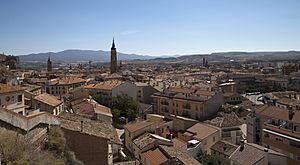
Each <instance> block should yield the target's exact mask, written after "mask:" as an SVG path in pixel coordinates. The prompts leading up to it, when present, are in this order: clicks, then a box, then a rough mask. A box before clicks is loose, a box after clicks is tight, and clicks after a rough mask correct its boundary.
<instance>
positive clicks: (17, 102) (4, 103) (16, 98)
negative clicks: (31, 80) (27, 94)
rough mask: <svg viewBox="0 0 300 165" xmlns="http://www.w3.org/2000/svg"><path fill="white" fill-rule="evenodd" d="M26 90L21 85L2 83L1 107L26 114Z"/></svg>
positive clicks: (0, 92)
mask: <svg viewBox="0 0 300 165" xmlns="http://www.w3.org/2000/svg"><path fill="white" fill-rule="evenodd" d="M24 90H25V89H23V88H22V87H20V86H12V85H8V84H0V107H2V108H5V109H8V110H11V111H14V112H16V113H18V114H21V115H25V105H24Z"/></svg>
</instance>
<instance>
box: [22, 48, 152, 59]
mask: <svg viewBox="0 0 300 165" xmlns="http://www.w3.org/2000/svg"><path fill="white" fill-rule="evenodd" d="M49 56H50V58H51V60H52V61H54V62H83V61H98V62H108V61H110V51H102V50H98V51H95V50H79V49H70V50H64V51H61V52H47V53H36V54H28V55H20V56H19V58H20V60H21V61H22V62H46V61H47V59H48V57H49ZM153 58H155V57H154V56H149V55H137V54H126V53H120V52H118V60H135V59H139V60H147V59H153Z"/></svg>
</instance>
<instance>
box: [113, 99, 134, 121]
mask: <svg viewBox="0 0 300 165" xmlns="http://www.w3.org/2000/svg"><path fill="white" fill-rule="evenodd" d="M138 109H139V102H138V101H136V100H134V99H133V98H132V97H130V96H128V95H127V94H124V93H122V94H121V95H117V96H116V97H113V98H112V113H113V117H114V118H119V117H125V118H128V121H132V120H135V118H136V117H137V115H138Z"/></svg>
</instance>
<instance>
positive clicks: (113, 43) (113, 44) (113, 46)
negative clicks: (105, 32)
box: [111, 37, 116, 49]
mask: <svg viewBox="0 0 300 165" xmlns="http://www.w3.org/2000/svg"><path fill="white" fill-rule="evenodd" d="M111 48H112V49H115V48H116V46H115V38H114V37H113V42H112V46H111Z"/></svg>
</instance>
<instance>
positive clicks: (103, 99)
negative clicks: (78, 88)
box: [90, 92, 112, 107]
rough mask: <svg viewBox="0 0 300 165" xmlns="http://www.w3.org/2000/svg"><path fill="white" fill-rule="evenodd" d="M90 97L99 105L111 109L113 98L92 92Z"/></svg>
mask: <svg viewBox="0 0 300 165" xmlns="http://www.w3.org/2000/svg"><path fill="white" fill-rule="evenodd" d="M90 95H91V96H92V98H93V99H94V100H96V101H97V102H98V103H99V104H101V105H104V106H107V107H111V100H112V98H111V96H107V95H104V94H100V93H96V92H91V93H90Z"/></svg>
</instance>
